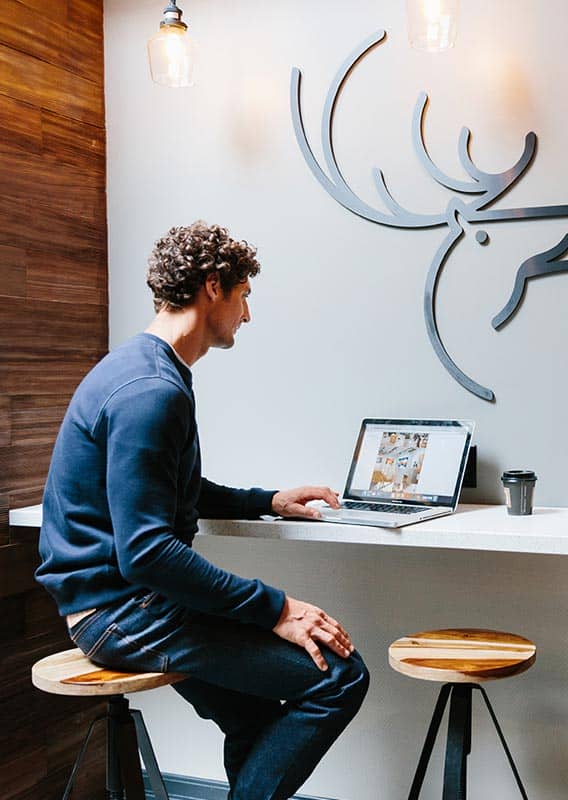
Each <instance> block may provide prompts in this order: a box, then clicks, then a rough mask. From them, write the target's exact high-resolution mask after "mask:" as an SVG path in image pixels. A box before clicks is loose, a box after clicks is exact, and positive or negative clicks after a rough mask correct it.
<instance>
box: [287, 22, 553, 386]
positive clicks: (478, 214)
mask: <svg viewBox="0 0 568 800" xmlns="http://www.w3.org/2000/svg"><path fill="white" fill-rule="evenodd" d="M385 36H386V32H385V31H383V30H381V31H377V32H376V33H374V34H373V35H372V36H370V37H369V38H368V39H366V40H365V41H364V42H363V43H362V44H361V45H359V47H357V48H356V49H355V50H354V51H353V52H352V53H351V54H350V55H349V57H348V58H347V60H346V61H345V63H344V64H343V65H342V66H341V67H340V69H339V70H338V72H337V74H336V75H335V77H334V79H333V81H332V83H331V86H330V88H329V90H328V93H327V97H326V100H325V105H324V109H323V115H322V122H321V139H322V150H323V155H324V159H325V164H326V166H327V172H326V171H324V169H323V168H322V167H321V166H320V164H319V162H318V160H317V159H316V157H315V156H314V154H313V151H312V148H311V147H310V144H309V142H308V138H307V136H306V131H305V129H304V123H303V120H302V110H301V102H300V83H301V77H302V75H301V72H300V70H299V69H297V68H296V67H294V68H293V70H292V76H291V107H292V118H293V123H294V131H295V134H296V139H297V141H298V144H299V146H300V149H301V151H302V154H303V156H304V159H305V161H306V163H307V165H308V167H309V168H310V170H311V172H312V173H313V175H314V176H315V178H316V179H317V180H318V181H319V183H320V184H321V185H322V186H323V188H324V189H325V190H326V192H327V193H328V194H330V195H331V197H333V199H334V200H336V201H337V202H338V203H340V204H341V205H342V206H344V207H345V208H347V209H349V211H352V212H353V213H354V214H357V215H358V216H360V217H363V219H366V220H369V221H370V222H376V223H378V224H379V225H387V226H390V227H394V228H412V229H420V228H434V227H442V226H445V227H446V228H447V235H446V237H445V239H444V241H443V242H442V244H441V245H440V247H439V248H438V250H437V252H436V253H435V255H434V258H433V260H432V262H431V264H430V268H429V270H428V275H427V278H426V286H425V289H424V316H425V320H426V328H427V331H428V335H429V338H430V342H431V344H432V347H433V348H434V351H435V352H436V355H437V356H438V358H439V359H440V361H441V362H442V364H443V365H444V367H445V368H446V369H447V370H448V372H449V373H450V374H451V375H452V376H453V377H454V378H455V380H457V381H458V383H460V384H461V385H462V386H464V387H465V388H466V389H468V390H469V391H470V392H473V394H475V395H477V396H478V397H481V398H483V399H484V400H493V399H494V397H495V395H494V394H493V392H492V391H491V389H488V388H487V387H485V386H482V385H481V384H479V383H477V382H476V381H475V380H473V378H470V377H469V376H468V375H466V374H465V372H463V371H462V370H461V369H460V368H459V367H458V365H457V364H456V363H455V362H454V361H453V360H452V358H451V357H450V355H449V354H448V352H447V350H446V348H445V346H444V344H443V342H442V339H441V337H440V333H439V330H438V326H437V323H436V290H437V285H438V281H439V278H440V275H441V273H442V270H443V267H444V264H445V263H446V261H447V259H448V257H449V256H450V254H451V253H452V251H453V249H454V248H455V246H456V245H457V243H458V242H459V241H460V239H461V238H462V237H463V236H464V233H465V232H464V227H463V225H462V222H461V220H462V219H463V220H465V221H467V222H468V223H483V224H490V223H493V222H501V221H503V220H523V219H524V220H527V219H543V218H552V217H568V205H560V206H534V207H530V208H508V209H491V205H492V204H493V203H494V202H495V201H496V200H497V199H498V198H500V197H501V196H502V195H504V194H505V193H506V192H507V191H508V190H509V189H510V188H511V186H513V184H514V183H515V182H516V181H517V180H518V179H519V178H520V177H521V176H522V175H523V174H524V173H525V171H526V170H527V168H528V166H529V165H530V163H531V161H532V159H533V156H534V153H535V149H536V135H535V134H534V133H532V132H531V133H528V134H527V136H526V137H525V146H524V150H523V153H522V155H521V157H520V158H519V160H518V161H517V163H516V164H515V165H514V166H512V167H511V168H510V169H508V170H506V171H505V172H501V173H497V174H493V173H488V172H483V171H482V170H480V169H478V168H477V167H476V166H475V164H474V163H473V161H472V159H471V156H470V151H469V143H470V137H471V132H470V130H469V128H463V129H462V131H461V134H460V137H459V144H458V150H459V157H460V161H461V163H462V165H463V167H464V169H465V170H466V172H467V173H468V175H469V176H470V178H471V180H470V181H462V180H455V179H453V178H451V177H449V176H447V175H445V174H444V173H443V172H442V171H441V170H440V169H438V167H437V166H436V165H435V164H434V163H433V161H432V160H431V158H430V156H429V154H428V150H427V148H426V145H425V143H424V136H423V129H424V115H425V111H426V106H427V103H428V96H427V95H426V94H425V93H424V92H422V93H421V94H420V95H419V97H418V100H417V102H416V105H415V108H414V117H413V122H412V138H413V143H414V146H415V149H416V153H417V155H418V158H419V160H420V161H421V163H422V165H423V166H424V167H425V169H426V170H427V172H428V173H429V174H430V175H431V177H432V178H434V180H435V181H437V183H439V184H441V185H442V186H444V187H446V188H447V189H450V190H451V191H452V192H454V193H458V194H464V195H474V198H473V199H471V200H470V201H469V202H466V200H465V199H463V198H460V197H458V196H454V197H452V199H451V200H450V202H449V203H448V206H447V208H446V210H445V211H444V212H442V213H440V214H415V213H412V212H411V211H408V210H407V209H405V208H403V207H402V206H400V205H399V204H398V203H397V202H396V200H395V199H394V197H393V196H392V194H391V193H390V191H389V189H388V188H387V184H386V181H385V177H384V174H383V172H382V170H380V169H374V170H373V179H374V183H375V187H376V190H377V193H378V195H379V197H380V199H381V200H382V202H383V203H384V206H385V207H386V209H388V212H387V213H385V212H384V211H380V210H377V209H375V208H373V207H372V206H370V205H368V204H367V203H366V202H365V201H364V200H362V199H361V198H360V197H358V196H357V195H356V194H355V192H354V191H353V190H352V189H351V188H350V187H349V185H348V183H347V181H346V179H345V177H344V175H343V174H342V172H341V170H340V168H339V165H338V163H337V158H336V155H335V152H334V146H333V117H334V112H335V107H336V103H337V98H338V96H339V94H340V92H341V90H342V88H343V85H344V83H345V81H346V79H347V78H348V76H349V74H350V72H351V71H352V69H353V68H354V67H355V66H356V64H357V63H358V62H359V61H360V60H361V59H362V58H363V57H364V56H365V55H366V54H367V53H368V52H369V51H370V50H371V49H372V48H374V47H375V46H376V45H378V44H380V43H381V42H382V41H383V40H384V39H385ZM476 239H477V241H478V242H479V243H480V244H485V243H486V241H487V240H488V235H487V232H486V231H484V230H478V231H477V232H476ZM567 252H568V234H567V235H565V236H564V237H563V239H562V240H561V241H560V242H558V244H557V245H556V246H555V247H552V248H551V249H550V250H546V251H545V252H542V253H537V254H536V255H532V256H530V258H527V259H526V261H523V263H522V264H521V265H520V266H519V268H518V271H517V274H516V278H515V282H514V286H513V290H512V293H511V296H510V298H509V300H508V302H507V303H506V304H505V306H504V308H503V309H502V310H501V311H499V313H498V314H496V315H495V317H494V318H493V320H492V325H493V327H494V328H495V330H498V329H499V328H501V327H502V326H503V325H505V323H506V322H508V321H509V320H510V319H511V318H512V317H513V315H514V314H515V313H516V311H517V310H518V308H519V305H520V303H521V300H522V299H523V295H524V293H525V289H526V286H527V283H528V281H529V280H531V278H535V277H537V276H542V275H550V274H552V273H555V272H566V271H568V262H567V261H561V260H560V259H561V258H562V256H563V255H564V254H565V253H567Z"/></svg>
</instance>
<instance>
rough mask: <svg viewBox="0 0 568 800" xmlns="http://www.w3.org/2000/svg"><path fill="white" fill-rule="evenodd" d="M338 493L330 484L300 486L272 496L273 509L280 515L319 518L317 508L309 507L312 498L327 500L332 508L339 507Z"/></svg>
mask: <svg viewBox="0 0 568 800" xmlns="http://www.w3.org/2000/svg"><path fill="white" fill-rule="evenodd" d="M337 497H338V494H337V492H334V491H333V490H332V489H330V488H329V487H328V486H300V487H299V488H298V489H288V490H287V491H286V492H276V494H275V495H274V497H273V498H272V510H273V512H274V513H275V514H278V516H279V517H306V518H307V519H319V518H320V517H321V514H320V512H319V511H318V510H317V508H308V507H307V506H306V503H309V501H310V500H325V502H326V503H328V504H329V505H330V506H331V507H332V508H339V500H338V499H337Z"/></svg>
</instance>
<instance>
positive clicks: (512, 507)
mask: <svg viewBox="0 0 568 800" xmlns="http://www.w3.org/2000/svg"><path fill="white" fill-rule="evenodd" d="M501 481H502V483H503V489H504V490H505V499H506V501H507V512H508V513H509V514H511V515H513V516H516V517H519V516H526V515H528V514H532V510H533V494H534V485H535V483H536V475H535V473H534V472H533V471H532V470H528V469H508V470H506V471H505V472H504V473H503V475H502V476H501Z"/></svg>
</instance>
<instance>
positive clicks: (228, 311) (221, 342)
mask: <svg viewBox="0 0 568 800" xmlns="http://www.w3.org/2000/svg"><path fill="white" fill-rule="evenodd" d="M250 291H251V289H250V282H249V280H248V278H247V280H246V282H245V283H238V284H237V285H236V286H233V288H232V289H231V290H230V291H229V292H227V294H226V295H225V294H223V292H221V295H220V298H219V301H218V303H217V304H216V308H215V311H214V313H213V315H212V318H211V323H212V325H211V329H212V334H213V339H214V343H213V347H222V348H228V347H232V346H233V345H234V343H235V334H236V333H237V331H238V329H239V328H240V326H241V324H242V323H243V322H250V311H249V307H248V302H247V298H248V296H249V295H250Z"/></svg>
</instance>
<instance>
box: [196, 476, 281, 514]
mask: <svg viewBox="0 0 568 800" xmlns="http://www.w3.org/2000/svg"><path fill="white" fill-rule="evenodd" d="M275 494H276V490H272V491H266V490H265V489H258V488H256V487H255V488H252V489H233V488H231V487H229V486H221V485H219V484H217V483H213V482H212V481H208V480H207V479H206V478H202V479H201V490H200V493H199V499H198V501H197V510H198V511H199V516H200V517H202V518H203V519H258V517H261V516H262V515H263V514H274V513H276V512H274V511H272V498H273V497H274V495H275Z"/></svg>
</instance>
